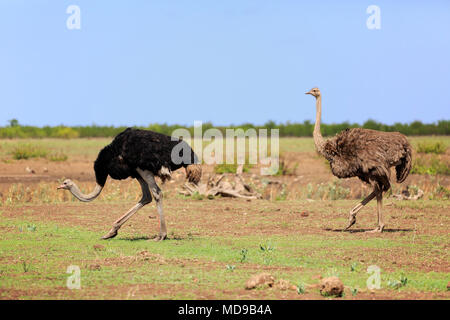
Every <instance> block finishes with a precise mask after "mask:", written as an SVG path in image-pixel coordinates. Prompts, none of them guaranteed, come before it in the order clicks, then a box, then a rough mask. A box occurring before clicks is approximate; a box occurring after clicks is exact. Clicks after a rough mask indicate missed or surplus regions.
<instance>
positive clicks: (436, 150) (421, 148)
mask: <svg viewBox="0 0 450 320" xmlns="http://www.w3.org/2000/svg"><path fill="white" fill-rule="evenodd" d="M446 151H447V147H446V146H445V144H444V143H443V142H442V141H438V142H430V141H424V142H419V143H418V145H417V152H419V153H433V154H443V153H445V152H446Z"/></svg>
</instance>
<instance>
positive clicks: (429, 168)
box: [411, 156, 450, 175]
mask: <svg viewBox="0 0 450 320" xmlns="http://www.w3.org/2000/svg"><path fill="white" fill-rule="evenodd" d="M411 173H416V174H429V175H437V174H442V175H450V167H449V166H448V165H447V164H446V163H445V162H443V161H442V160H440V159H439V158H438V157H436V156H435V157H433V158H431V160H430V161H426V160H425V159H423V158H417V159H416V160H415V161H414V163H413V167H412V169H411Z"/></svg>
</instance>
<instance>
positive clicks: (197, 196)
mask: <svg viewBox="0 0 450 320" xmlns="http://www.w3.org/2000/svg"><path fill="white" fill-rule="evenodd" d="M191 198H192V199H194V200H203V199H205V196H204V195H202V194H200V193H199V192H198V191H195V192H194V193H193V194H192V196H191Z"/></svg>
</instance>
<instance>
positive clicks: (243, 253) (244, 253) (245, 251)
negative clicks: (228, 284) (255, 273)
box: [240, 248, 248, 263]
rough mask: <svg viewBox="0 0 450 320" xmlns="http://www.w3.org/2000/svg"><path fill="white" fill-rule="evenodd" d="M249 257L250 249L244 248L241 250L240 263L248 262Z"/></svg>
mask: <svg viewBox="0 0 450 320" xmlns="http://www.w3.org/2000/svg"><path fill="white" fill-rule="evenodd" d="M247 255H248V249H247V248H243V249H242V250H241V258H240V262H241V263H243V262H245V261H246V260H247Z"/></svg>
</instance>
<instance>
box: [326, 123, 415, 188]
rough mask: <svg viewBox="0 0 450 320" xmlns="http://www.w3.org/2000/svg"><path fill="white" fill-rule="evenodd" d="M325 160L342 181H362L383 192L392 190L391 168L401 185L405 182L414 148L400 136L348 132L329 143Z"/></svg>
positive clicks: (359, 131) (371, 132) (359, 129)
mask: <svg viewBox="0 0 450 320" xmlns="http://www.w3.org/2000/svg"><path fill="white" fill-rule="evenodd" d="M324 152H325V157H326V158H327V160H328V161H329V162H330V166H331V171H332V172H333V174H334V175H335V176H337V177H338V178H350V177H358V178H360V179H361V180H362V181H364V182H367V183H370V184H374V183H376V184H378V186H379V187H380V189H381V190H383V191H387V190H388V189H389V188H390V183H389V179H390V170H389V168H390V167H394V166H395V169H396V176H397V182H399V183H400V182H403V181H404V180H405V179H406V177H407V176H408V174H409V171H410V169H411V145H410V144H409V142H408V140H407V139H406V137H405V136H404V135H403V134H401V133H398V132H382V131H376V130H370V129H361V128H354V129H346V130H344V131H342V132H341V133H339V134H337V135H336V136H335V137H334V138H332V139H329V140H327V141H326V143H325V146H324Z"/></svg>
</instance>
